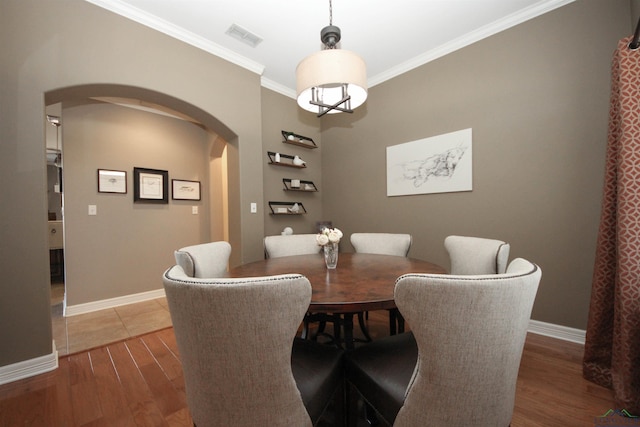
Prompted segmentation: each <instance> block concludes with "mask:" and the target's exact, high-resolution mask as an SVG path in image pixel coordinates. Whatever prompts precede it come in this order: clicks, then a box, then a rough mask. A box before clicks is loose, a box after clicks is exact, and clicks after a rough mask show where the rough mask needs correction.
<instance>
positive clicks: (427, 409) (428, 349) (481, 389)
mask: <svg viewBox="0 0 640 427" xmlns="http://www.w3.org/2000/svg"><path fill="white" fill-rule="evenodd" d="M540 277H541V270H540V268H539V267H538V266H537V265H535V264H532V263H531V262H529V261H526V260H524V259H521V258H518V259H515V260H514V261H513V262H512V263H511V264H510V265H509V268H508V269H507V271H506V273H505V274H498V275H496V274H491V275H477V276H458V275H429V274H407V275H403V276H401V277H399V278H398V280H397V282H396V287H395V300H396V304H397V306H398V308H399V309H400V312H401V313H402V315H403V316H404V317H405V318H406V319H407V322H409V324H410V325H411V329H412V331H413V334H414V336H415V339H416V342H417V345H418V360H417V363H416V367H415V370H414V373H413V377H412V378H411V381H410V382H409V386H408V388H407V391H406V397H405V401H404V404H403V406H402V408H401V409H400V412H399V413H398V415H397V417H396V419H395V423H394V426H395V427H414V426H415V427H418V426H424V425H425V420H428V424H429V425H430V426H446V427H451V426H479V425H483V426H505V427H506V426H508V425H509V423H510V422H511V417H512V415H513V407H514V400H515V390H516V381H517V377H518V369H519V366H520V358H521V356H522V349H523V346H524V342H525V337H526V334H527V327H528V325H529V319H530V316H531V309H532V306H533V302H534V299H535V296H536V292H537V289H538V284H539V282H540Z"/></svg>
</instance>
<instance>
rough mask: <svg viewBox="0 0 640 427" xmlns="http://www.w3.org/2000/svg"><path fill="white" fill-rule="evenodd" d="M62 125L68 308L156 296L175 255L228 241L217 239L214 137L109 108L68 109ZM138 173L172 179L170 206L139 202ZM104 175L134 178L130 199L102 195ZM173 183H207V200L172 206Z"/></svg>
mask: <svg viewBox="0 0 640 427" xmlns="http://www.w3.org/2000/svg"><path fill="white" fill-rule="evenodd" d="M62 118H63V126H62V130H63V141H64V183H65V186H64V201H65V208H64V219H65V238H66V240H65V242H66V247H67V249H66V251H65V267H66V279H65V285H66V287H65V290H66V301H67V306H70V305H71V306H73V305H77V304H83V303H88V302H94V301H100V300H104V299H109V298H115V297H120V296H124V295H129V294H135V293H140V292H146V291H151V290H157V289H159V288H161V287H162V286H161V283H160V282H159V281H158V280H157V278H158V272H162V271H163V270H164V269H166V268H168V267H169V266H171V265H172V264H173V263H174V262H175V261H174V259H173V251H174V250H175V249H177V248H180V247H183V246H187V245H192V244H196V243H200V242H204V241H209V240H222V239H223V238H224V236H222V235H214V234H213V233H211V227H210V214H209V210H210V209H209V206H210V202H211V200H210V198H209V187H210V186H211V185H220V182H221V179H220V177H217V179H214V180H212V181H211V183H210V182H209V181H210V180H209V167H208V159H209V153H210V152H211V139H212V137H211V135H210V134H209V133H207V132H205V131H204V130H203V129H202V128H201V127H199V126H196V125H195V124H193V123H190V122H187V121H183V120H179V119H175V118H170V117H166V116H162V115H158V114H152V113H147V112H143V111H138V110H134V109H131V108H127V107H121V106H117V105H110V104H90V105H83V106H77V107H73V108H65V109H63V115H62ZM134 167H142V168H150V169H161V170H167V171H168V172H169V202H168V203H167V204H144V203H134V201H133V194H134V176H133V168H134ZM97 169H114V170H122V171H125V172H127V194H114V193H99V192H98V191H97V186H96V181H97V180H96V171H97ZM172 179H185V180H193V181H200V182H201V187H202V188H201V190H202V191H201V194H202V200H201V201H182V200H172V198H171V185H170V184H171V180H172ZM220 204H221V202H220V201H214V203H213V205H214V206H215V205H218V206H219V205H220ZM88 205H95V206H96V207H97V213H98V214H97V215H95V216H89V215H88V214H87V210H88ZM192 206H197V207H198V214H197V215H193V214H192V213H191V208H192Z"/></svg>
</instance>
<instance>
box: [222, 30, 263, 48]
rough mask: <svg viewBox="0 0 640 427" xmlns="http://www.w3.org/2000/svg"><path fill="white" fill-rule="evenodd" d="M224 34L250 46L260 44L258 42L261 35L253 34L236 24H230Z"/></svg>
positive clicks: (260, 39)
mask: <svg viewBox="0 0 640 427" xmlns="http://www.w3.org/2000/svg"><path fill="white" fill-rule="evenodd" d="M225 34H228V35H229V36H231V37H233V38H234V39H238V40H240V41H241V42H242V43H244V44H248V45H249V46H251V47H256V46H258V45H259V44H260V42H262V38H261V37H258V36H257V35H255V34H253V33H252V32H251V31H249V30H247V29H246V28H242V27H241V26H240V25H238V24H231V26H230V27H229V29H228V30H227V31H226V32H225Z"/></svg>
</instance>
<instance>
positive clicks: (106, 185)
mask: <svg viewBox="0 0 640 427" xmlns="http://www.w3.org/2000/svg"><path fill="white" fill-rule="evenodd" d="M126 192H127V173H126V172H125V171H116V170H109V169H98V193H122V194H126Z"/></svg>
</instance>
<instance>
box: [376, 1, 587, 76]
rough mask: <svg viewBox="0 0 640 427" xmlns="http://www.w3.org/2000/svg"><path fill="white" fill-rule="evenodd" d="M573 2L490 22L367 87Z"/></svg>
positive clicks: (544, 5)
mask: <svg viewBox="0 0 640 427" xmlns="http://www.w3.org/2000/svg"><path fill="white" fill-rule="evenodd" d="M574 1H575V0H548V1H547V2H544V3H538V4H536V5H534V6H531V7H529V8H527V9H523V10H521V11H519V12H517V13H514V14H512V15H510V16H507V17H506V18H504V19H500V20H498V21H495V22H492V23H491V24H489V25H485V26H484V27H481V28H479V29H477V30H475V31H472V32H470V33H467V34H465V35H463V36H462V37H458V38H457V39H455V40H452V41H451V42H449V43H446V44H443V45H441V46H439V47H438V48H436V49H432V50H430V51H428V52H425V53H423V54H422V55H418V56H416V57H415V58H413V59H411V60H409V61H405V62H403V63H401V64H398V65H397V66H395V67H392V68H390V69H389V70H387V71H385V72H382V73H380V74H378V75H376V76H373V77H370V78H369V79H368V84H369V87H373V86H375V85H378V84H380V83H383V82H385V81H387V80H390V79H392V78H394V77H397V76H399V75H400V74H403V73H406V72H407V71H411V70H412V69H414V68H417V67H419V66H421V65H424V64H427V63H428V62H431V61H434V60H436V59H438V58H441V57H443V56H445V55H448V54H450V53H452V52H455V51H456V50H459V49H462V48H463V47H466V46H469V45H471V44H473V43H475V42H478V41H480V40H483V39H485V38H488V37H491V36H493V35H495V34H497V33H499V32H501V31H504V30H507V29H509V28H511V27H515V26H516V25H519V24H522V23H523V22H526V21H528V20H530V19H533V18H536V17H538V16H540V15H542V14H545V13H547V12H550V11H552V10H554V9H557V8H559V7H562V6H564V5H566V4H569V3H572V2H574Z"/></svg>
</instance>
